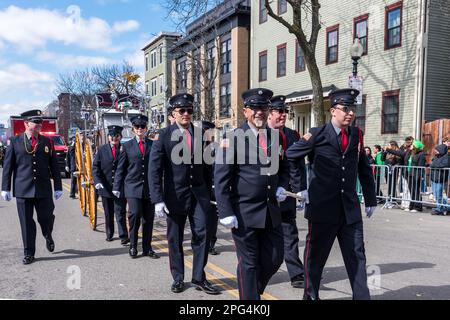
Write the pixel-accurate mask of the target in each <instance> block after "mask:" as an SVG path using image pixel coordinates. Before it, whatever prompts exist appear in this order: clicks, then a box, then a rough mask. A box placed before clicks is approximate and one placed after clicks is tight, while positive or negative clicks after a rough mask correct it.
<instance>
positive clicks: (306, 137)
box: [303, 132, 312, 141]
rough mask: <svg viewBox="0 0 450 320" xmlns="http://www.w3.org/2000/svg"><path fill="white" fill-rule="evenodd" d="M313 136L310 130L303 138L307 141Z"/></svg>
mask: <svg viewBox="0 0 450 320" xmlns="http://www.w3.org/2000/svg"><path fill="white" fill-rule="evenodd" d="M311 137H312V134H311V133H309V132H308V133H307V134H305V135H304V136H303V139H304V140H306V141H308V140H309V139H310V138H311Z"/></svg>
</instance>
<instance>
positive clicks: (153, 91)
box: [151, 78, 157, 97]
mask: <svg viewBox="0 0 450 320" xmlns="http://www.w3.org/2000/svg"><path fill="white" fill-rule="evenodd" d="M156 81H157V79H156V78H153V79H152V81H151V86H152V92H151V94H152V97H154V96H156Z"/></svg>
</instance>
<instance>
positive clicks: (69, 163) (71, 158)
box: [65, 138, 77, 199]
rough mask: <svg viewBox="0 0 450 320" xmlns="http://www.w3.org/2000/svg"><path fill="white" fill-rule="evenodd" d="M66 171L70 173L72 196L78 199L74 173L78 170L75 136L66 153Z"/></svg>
mask: <svg viewBox="0 0 450 320" xmlns="http://www.w3.org/2000/svg"><path fill="white" fill-rule="evenodd" d="M65 169H66V171H67V172H69V174H70V195H69V196H70V198H72V199H76V196H75V193H77V177H75V176H74V175H73V173H74V172H75V171H77V163H76V161H75V138H72V139H71V141H70V145H69V150H68V151H67V155H66V168H65Z"/></svg>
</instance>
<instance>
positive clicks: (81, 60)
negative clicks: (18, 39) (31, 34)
mask: <svg viewBox="0 0 450 320" xmlns="http://www.w3.org/2000/svg"><path fill="white" fill-rule="evenodd" d="M36 60H37V61H39V62H45V63H50V64H53V65H56V66H58V67H59V68H85V67H90V66H95V65H104V64H114V63H117V61H116V60H113V59H110V58H106V57H92V56H83V55H78V56H76V55H70V54H57V53H53V52H48V51H41V52H38V53H37V54H36Z"/></svg>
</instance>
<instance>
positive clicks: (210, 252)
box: [209, 247, 219, 256]
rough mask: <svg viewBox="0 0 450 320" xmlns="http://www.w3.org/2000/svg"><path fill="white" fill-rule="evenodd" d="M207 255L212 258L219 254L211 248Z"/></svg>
mask: <svg viewBox="0 0 450 320" xmlns="http://www.w3.org/2000/svg"><path fill="white" fill-rule="evenodd" d="M209 254H210V255H212V256H217V255H218V254H219V253H218V252H217V250H216V248H214V247H211V248H209Z"/></svg>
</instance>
